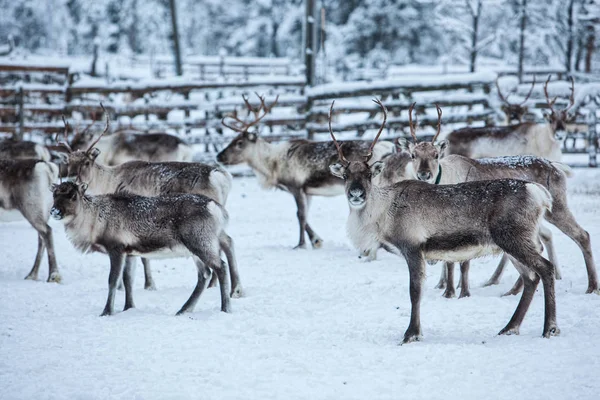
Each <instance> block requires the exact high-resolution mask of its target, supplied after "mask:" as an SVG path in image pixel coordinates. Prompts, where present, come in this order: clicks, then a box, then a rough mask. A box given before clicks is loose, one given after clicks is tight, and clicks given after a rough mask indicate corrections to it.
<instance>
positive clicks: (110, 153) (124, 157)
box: [71, 131, 193, 165]
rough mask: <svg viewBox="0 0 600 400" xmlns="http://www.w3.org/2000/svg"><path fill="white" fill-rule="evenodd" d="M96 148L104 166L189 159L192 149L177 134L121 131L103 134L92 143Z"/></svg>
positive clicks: (81, 144)
mask: <svg viewBox="0 0 600 400" xmlns="http://www.w3.org/2000/svg"><path fill="white" fill-rule="evenodd" d="M87 145H88V141H87V140H83V139H79V138H78V140H77V141H76V142H74V143H73V144H72V146H71V147H73V149H74V150H84V149H86V148H87ZM96 147H97V148H98V149H100V156H99V159H98V161H99V162H101V163H102V164H104V165H119V164H122V163H124V162H127V161H133V160H141V161H153V162H158V161H184V162H187V161H192V156H193V151H192V148H191V146H189V145H188V144H186V143H185V142H184V141H183V140H182V139H180V138H179V137H177V136H174V135H169V134H168V133H136V132H133V131H121V132H117V133H115V134H112V135H109V136H104V137H102V138H101V139H100V141H99V142H98V143H97V144H96Z"/></svg>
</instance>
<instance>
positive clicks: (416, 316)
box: [402, 249, 425, 344]
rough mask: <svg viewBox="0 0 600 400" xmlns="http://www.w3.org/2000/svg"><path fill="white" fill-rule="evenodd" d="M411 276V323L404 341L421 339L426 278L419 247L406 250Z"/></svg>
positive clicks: (405, 255)
mask: <svg viewBox="0 0 600 400" xmlns="http://www.w3.org/2000/svg"><path fill="white" fill-rule="evenodd" d="M404 257H405V258H406V262H407V264H408V272H409V277H410V284H409V286H410V303H411V312H410V324H409V325H408V329H407V330H406V332H405V333H404V340H403V342H402V343H403V344H404V343H410V342H415V341H418V340H421V337H422V332H421V293H422V290H423V279H424V278H425V265H424V260H423V254H422V253H421V251H420V250H419V249H409V250H407V251H405V252H404Z"/></svg>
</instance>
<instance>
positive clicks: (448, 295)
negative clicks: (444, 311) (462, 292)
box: [442, 287, 456, 299]
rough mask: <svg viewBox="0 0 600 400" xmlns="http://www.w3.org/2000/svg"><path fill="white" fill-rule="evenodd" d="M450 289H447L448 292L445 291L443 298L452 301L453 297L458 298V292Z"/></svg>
mask: <svg viewBox="0 0 600 400" xmlns="http://www.w3.org/2000/svg"><path fill="white" fill-rule="evenodd" d="M448 289H449V287H448V288H446V290H444V293H443V294H442V297H445V298H447V299H451V298H453V297H456V292H455V291H454V290H448Z"/></svg>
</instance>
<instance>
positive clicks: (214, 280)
mask: <svg viewBox="0 0 600 400" xmlns="http://www.w3.org/2000/svg"><path fill="white" fill-rule="evenodd" d="M208 273H209V274H210V282H208V286H207V287H208V288H213V287H215V286H217V282H218V281H219V280H218V279H217V274H215V272H214V271H213V270H211V269H210V268H209V270H208Z"/></svg>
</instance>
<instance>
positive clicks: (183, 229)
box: [52, 182, 230, 316]
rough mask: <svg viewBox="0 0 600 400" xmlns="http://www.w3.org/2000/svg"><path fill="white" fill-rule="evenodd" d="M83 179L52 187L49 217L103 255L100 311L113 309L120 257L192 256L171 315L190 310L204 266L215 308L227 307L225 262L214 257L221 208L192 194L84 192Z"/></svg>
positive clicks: (128, 294) (128, 300)
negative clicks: (187, 283)
mask: <svg viewBox="0 0 600 400" xmlns="http://www.w3.org/2000/svg"><path fill="white" fill-rule="evenodd" d="M86 188H87V185H86V184H77V183H75V182H64V183H61V184H60V185H58V186H55V187H54V189H53V190H54V205H53V207H52V216H53V217H54V218H56V219H58V220H61V221H62V222H63V223H64V225H65V231H66V233H67V236H68V237H69V239H70V240H71V242H72V243H73V245H74V246H75V248H76V249H77V250H79V251H81V252H88V251H95V252H102V253H106V254H108V256H109V258H110V275H109V278H108V298H107V301H106V306H105V307H104V311H103V312H102V314H101V315H103V316H104V315H111V314H113V312H114V299H115V293H116V290H117V281H118V279H119V277H120V276H121V269H122V268H123V259H124V258H125V257H126V256H133V255H135V256H142V257H146V258H164V257H168V258H173V257H189V256H191V257H192V258H194V261H195V263H196V267H197V270H198V281H197V283H196V287H195V289H194V291H193V292H192V295H191V296H190V298H189V299H188V301H186V302H185V304H184V305H183V307H181V309H180V310H179V312H178V313H177V314H182V313H185V312H189V311H192V310H193V309H194V306H195V305H196V302H197V301H198V298H199V297H200V295H201V294H202V292H203V291H204V287H205V285H206V281H207V279H208V277H209V276H210V271H211V270H212V271H213V272H215V273H216V274H217V276H218V278H219V285H220V288H221V311H224V312H230V300H229V280H228V279H227V267H226V266H225V265H224V263H223V261H221V259H220V257H219V249H220V247H221V245H222V243H223V242H225V241H226V240H225V238H224V236H226V235H227V234H226V233H225V230H224V229H225V225H226V223H227V218H228V217H227V212H226V211H225V209H224V208H223V207H222V206H221V205H220V204H219V203H217V202H216V201H214V200H211V199H209V198H208V197H206V196H202V195H197V194H166V195H161V196H157V197H143V196H136V195H132V194H129V193H119V194H108V195H100V196H90V195H87V194H85V190H86ZM132 280H133V276H132V268H131V265H128V266H126V267H125V271H124V273H123V282H124V283H125V307H124V310H128V309H130V308H132V307H135V306H134V302H133V288H132Z"/></svg>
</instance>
